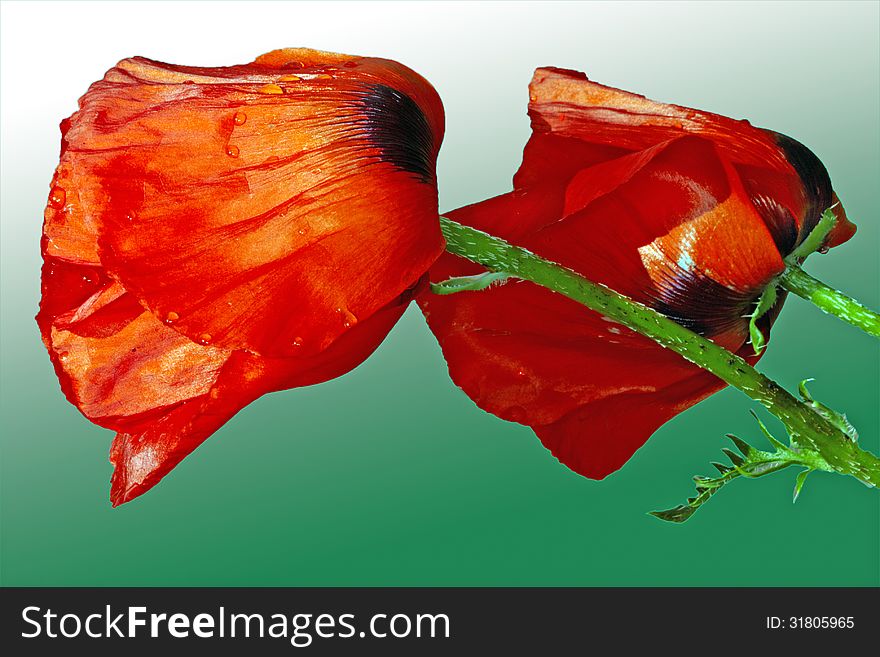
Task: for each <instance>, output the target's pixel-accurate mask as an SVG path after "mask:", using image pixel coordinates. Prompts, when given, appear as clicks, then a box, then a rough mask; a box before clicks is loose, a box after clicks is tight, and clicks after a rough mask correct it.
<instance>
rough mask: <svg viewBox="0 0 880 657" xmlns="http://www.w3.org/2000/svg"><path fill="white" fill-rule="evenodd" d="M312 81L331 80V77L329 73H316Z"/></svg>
mask: <svg viewBox="0 0 880 657" xmlns="http://www.w3.org/2000/svg"><path fill="white" fill-rule="evenodd" d="M312 79H313V80H332V79H333V76H332V75H330V74H329V73H318V74H317V75H313V76H312Z"/></svg>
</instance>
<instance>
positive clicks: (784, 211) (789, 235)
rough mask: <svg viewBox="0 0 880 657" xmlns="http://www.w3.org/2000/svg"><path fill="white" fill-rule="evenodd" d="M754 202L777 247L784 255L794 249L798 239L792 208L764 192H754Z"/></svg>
mask: <svg viewBox="0 0 880 657" xmlns="http://www.w3.org/2000/svg"><path fill="white" fill-rule="evenodd" d="M751 198H752V204H753V205H754V206H755V209H756V210H757V211H758V213H759V214H760V215H761V218H762V219H763V220H764V224H765V225H766V226H767V228H768V230H769V231H770V235H771V236H772V237H773V242H774V243H775V244H776V248H777V249H778V250H779V253H781V254H782V255H783V256H786V255H788V254H789V253H791V252H792V250H794V247H795V245H796V244H797V241H798V231H797V221H796V220H795V218H794V217H793V216H792V214H791V210H789V209H788V208H787V207H785V206H784V205H782V204H781V203H780V202H779V201H777V200H776V199H774V198H771V197H769V196H766V195H764V194H754V195H753V196H752V197H751Z"/></svg>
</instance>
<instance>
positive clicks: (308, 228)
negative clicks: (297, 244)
mask: <svg viewBox="0 0 880 657" xmlns="http://www.w3.org/2000/svg"><path fill="white" fill-rule="evenodd" d="M311 231H312V227H311V226H309V225H308V224H306V225H305V226H300V227H299V228H297V229H296V232H297V233H298V234H299V235H301V236H303V237H305V236H306V235H308V234H309V233H310V232H311Z"/></svg>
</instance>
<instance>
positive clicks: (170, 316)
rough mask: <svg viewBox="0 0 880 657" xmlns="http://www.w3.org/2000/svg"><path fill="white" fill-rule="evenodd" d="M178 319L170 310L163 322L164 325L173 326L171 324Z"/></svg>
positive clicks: (178, 316)
mask: <svg viewBox="0 0 880 657" xmlns="http://www.w3.org/2000/svg"><path fill="white" fill-rule="evenodd" d="M178 319H180V315H178V314H177V313H176V312H174V311H173V310H172V311H171V312H170V313H168V314H166V315H165V320H164V321H165V323H166V324H173V323H174V322H176V321H177V320H178Z"/></svg>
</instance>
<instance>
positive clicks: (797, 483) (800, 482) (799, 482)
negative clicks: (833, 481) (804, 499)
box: [791, 468, 812, 504]
mask: <svg viewBox="0 0 880 657" xmlns="http://www.w3.org/2000/svg"><path fill="white" fill-rule="evenodd" d="M811 472H812V470H811V469H810V468H807V469H806V470H803V471H801V472H800V473H798V476H797V479H795V480H794V494H793V495H792V497H791V503H792V504H794V503H795V502H797V498H798V496H799V495H800V494H801V488H803V487H804V482H805V481H806V480H807V475H808V474H810V473H811Z"/></svg>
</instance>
